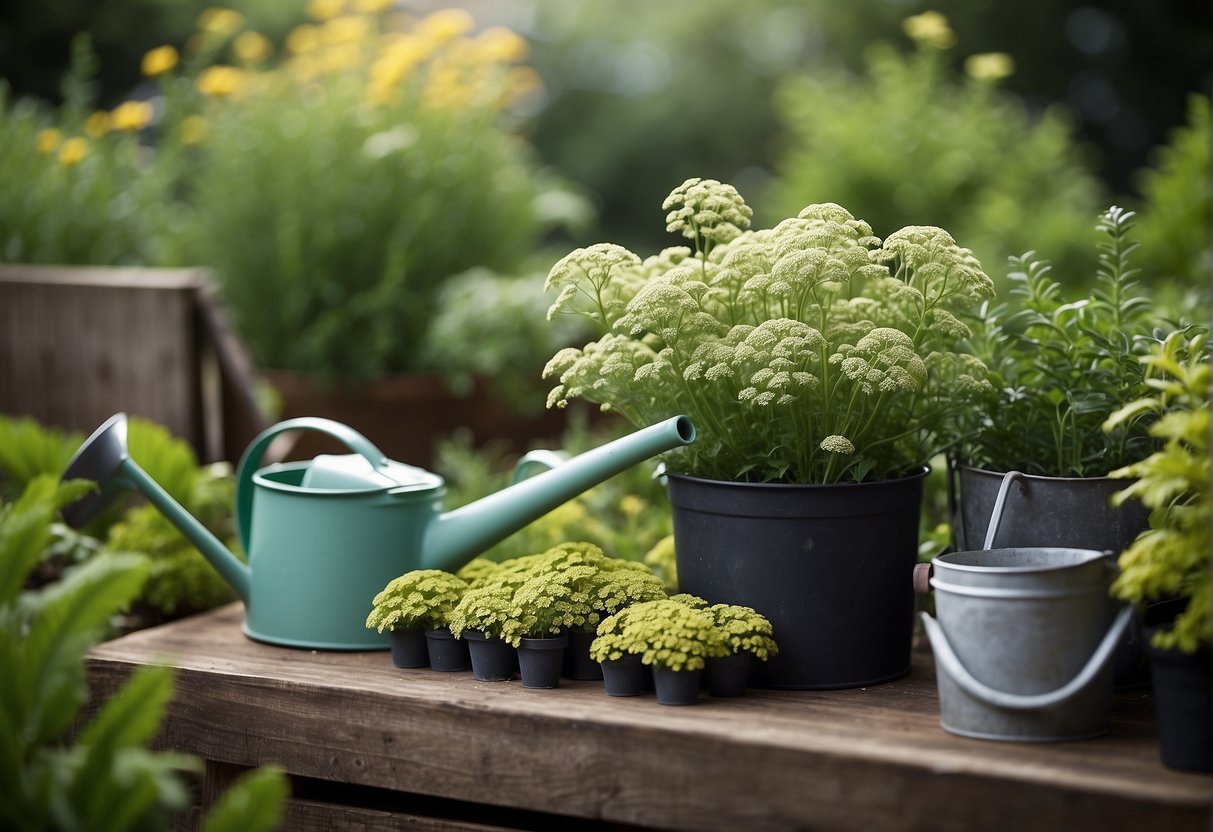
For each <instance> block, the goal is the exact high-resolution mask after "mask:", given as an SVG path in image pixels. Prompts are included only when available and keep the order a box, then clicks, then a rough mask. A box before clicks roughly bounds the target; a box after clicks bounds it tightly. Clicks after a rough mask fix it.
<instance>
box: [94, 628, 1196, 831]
mask: <svg viewBox="0 0 1213 832" xmlns="http://www.w3.org/2000/svg"><path fill="white" fill-rule="evenodd" d="M242 615H243V612H242V609H241V608H240V606H238V605H233V606H229V607H226V608H223V609H221V610H218V611H215V612H213V613H210V614H207V615H204V616H199V617H195V618H193V619H187V620H184V621H181V622H177V623H175V624H171V625H168V626H165V627H161V628H156V629H154V630H145V631H142V632H139V633H135V634H132V635H130V636H127V637H125V638H122V639H119V640H116V641H112V642H109V643H107V644H103V645H100V646H99V647H97V648H96V649H95V650H94V651H93V652H92V654H91V656H90V659H89V662H88V664H89V671H90V678H91V682H92V685H93V689H94V693H95V695H96V696H97V697H104V696H105V695H107V694H108V693H110V692H112V691H113V690H115V689H116V687H117V686H118V685H119V684H120V683H121V681H122V680H123V679H124V678H126V676H127V675H129V673H130V672H131V671H132V670H133V669H134V668H135V667H137V666H139V665H142V664H146V663H149V662H164V663H167V664H169V665H170V666H172V667H174V668H176V669H177V687H176V696H175V698H174V702H173V704H172V706H171V708H170V713H169V716H168V719H167V721H166V724H165V728H164V732H163V736H162V738H161V742H162V743H163V745H164V746H165V747H172V748H176V749H179V750H183V751H187V752H191V753H194V754H198V755H201V756H202V757H205V758H207V759H210V760H216V761H223V762H227V763H232V764H235V765H242V766H244V765H259V764H262V763H266V762H271V761H276V762H279V763H280V764H282V765H283V766H284V767H285V768H286V769H287V771H289V772H290V773H291V774H293V775H298V776H303V777H312V778H319V779H322V780H331V781H338V782H347V783H354V784H360V785H364V786H375V787H380V788H386V789H395V790H400V791H406V792H411V793H415V794H425V795H435V796H439V797H447V798H454V799H458V800H464V801H472V802H475V803H483V804H492V805H499V806H507V807H516V808H525V809H538V810H542V811H546V812H552V813H556V814H561V815H568V816H573V817H583V818H592V819H600V820H608V821H615V822H623V823H632V824H637V825H642V826H649V827H653V828H662V829H703V830H716V829H719V830H736V829H746V830H751V829H753V830H767V829H770V830H777V829H779V830H782V829H886V828H896V829H914V828H931V829H940V830H969V829H976V828H981V829H1022V828H1025V827H1028V826H1031V827H1033V828H1036V829H1063V828H1067V827H1072V828H1094V827H1102V828H1103V829H1106V830H1111V829H1121V828H1129V827H1131V826H1139V825H1140V824H1143V823H1144V824H1146V827H1145V828H1151V829H1163V828H1165V829H1168V830H1184V829H1207V828H1208V826H1209V823H1210V818H1211V804H1213V794H1211V791H1213V790H1211V785H1213V781H1210V779H1209V778H1207V777H1203V776H1199V775H1186V774H1180V773H1176V772H1171V771H1168V770H1166V769H1164V768H1162V766H1161V765H1160V764H1159V762H1158V753H1157V748H1156V746H1155V739H1154V727H1153V720H1152V716H1151V713H1150V708H1151V703H1150V700H1149V697H1148V695H1147V694H1144V693H1130V694H1118V696H1117V698H1116V703H1115V707H1114V713H1113V725H1112V731H1111V733H1110V734H1109V735H1108V736H1107V737H1103V738H1100V739H1095V740H1087V741H1084V742H1070V743H1059V744H1052V745H1018V744H1011V743H989V742H981V741H975V740H968V739H963V738H959V737H954V736H951V735H949V734H947V733H945V732H944V731H943V730H942V729H941V728H940V727H939V713H938V701H937V698H936V693H935V684H934V677H933V675H932V670H931V667H930V664H929V659H928V657H926V656H925V655H918V656H916V659H915V661H916V664H915V667H914V671H913V673H912V674H911V675H910V676H909V677H908V678H906V679H904V680H901V681H898V682H894V683H891V684H886V685H880V686H876V687H873V688H870V689H861V690H850V691H824V692H811V691H803V692H799V691H751V692H749V693H748V694H747V695H746V696H744V697H741V698H739V699H731V700H713V699H704V700H702V701H701V704H699V705H697V706H694V707H690V708H673V707H665V706H661V705H657V704H656V702H655V701H654V700H653V699H652V698H640V699H612V698H610V697H607V696H606V695H605V694H604V693H603V691H602V687H601V685H600V684H598V683H592V682H562V683H561V685H562V686H561V687H560V688H558V689H556V690H550V691H539V690H527V689H524V688H522V686H521V684H519V683H517V682H510V683H488V682H476V681H474V680H473V678H472V676H471V675H470V674H441V673H436V672H433V671H430V670H413V671H402V670H398V669H396V668H393V667H392V666H391V663H390V661H389V659H388V657H387V655H386V654H384V653H313V652H309V651H300V650H291V649H286V648H278V647H272V646H268V645H262V644H258V643H256V642H253V641H250V640H248V639H247V638H245V637H244V636H243V635H241V633H240V629H239V624H240V621H241V617H242Z"/></svg>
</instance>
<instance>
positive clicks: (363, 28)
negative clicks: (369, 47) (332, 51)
mask: <svg viewBox="0 0 1213 832" xmlns="http://www.w3.org/2000/svg"><path fill="white" fill-rule="evenodd" d="M368 28H369V27H368V24H367V19H366V18H365V17H357V16H355V15H344V16H342V17H334V18H333V19H332V20H330V21H329V22H328V23H325V24H324V28H323V30H322V34H323V36H324V42H325V43H327V44H329V45H330V46H336V45H338V44H344V43H361V42H362V39H363V38H365V37H366V33H367V29H368Z"/></svg>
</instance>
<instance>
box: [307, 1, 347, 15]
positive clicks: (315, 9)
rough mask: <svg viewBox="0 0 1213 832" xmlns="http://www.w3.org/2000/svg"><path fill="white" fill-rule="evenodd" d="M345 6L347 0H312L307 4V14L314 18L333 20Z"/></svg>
mask: <svg viewBox="0 0 1213 832" xmlns="http://www.w3.org/2000/svg"><path fill="white" fill-rule="evenodd" d="M344 8H345V0H312V2H310V3H308V4H307V14H308V17H310V18H312V19H313V20H332V19H333V18H334V17H336V16H337V15H339V14H341V10H342V9H344Z"/></svg>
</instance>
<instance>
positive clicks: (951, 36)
mask: <svg viewBox="0 0 1213 832" xmlns="http://www.w3.org/2000/svg"><path fill="white" fill-rule="evenodd" d="M901 28H902V29H903V30H904V31H905V33H906V34H907V35H909V36H910V38H911V40H915V41H917V42H919V43H923V44H926V45H927V46H930V47H933V48H935V49H950V48H951V47H952V46H954V45H955V44H956V33H955V32H953V31H952V27H951V26H950V25H949V24H948V19H947V18H946V17H944V16H943V15H942V14H940V13H939V12H923V13H922V14H916V15H914V16H913V17H907V18H906V19H905V20H904V21H902V23H901Z"/></svg>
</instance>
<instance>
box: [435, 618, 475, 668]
mask: <svg viewBox="0 0 1213 832" xmlns="http://www.w3.org/2000/svg"><path fill="white" fill-rule="evenodd" d="M425 646H426V649H427V652H428V653H429V658H430V667H431V668H433V669H434V670H439V671H442V672H444V673H454V672H457V671H460V670H467V669H468V667H469V666H471V661H470V659H469V656H468V645H467V642H466V641H460V640H459V639H457V638H455V637H454V636H453V635H451V631H450V629H449V628H447V627H439V628H437V629H433V630H426V631H425Z"/></svg>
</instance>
